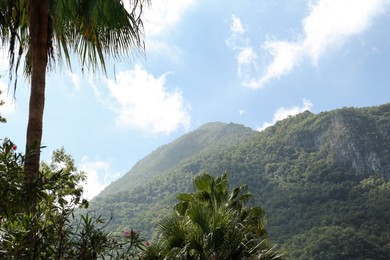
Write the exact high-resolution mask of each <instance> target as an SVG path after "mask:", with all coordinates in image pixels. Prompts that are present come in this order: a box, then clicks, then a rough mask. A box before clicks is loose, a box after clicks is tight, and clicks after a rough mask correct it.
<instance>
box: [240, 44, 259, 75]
mask: <svg viewBox="0 0 390 260" xmlns="http://www.w3.org/2000/svg"><path fill="white" fill-rule="evenodd" d="M256 59H257V55H256V53H255V52H254V51H253V49H252V47H245V48H243V49H241V50H240V52H239V53H238V55H237V63H238V69H237V74H238V76H243V74H244V73H243V71H244V70H245V71H246V69H247V66H254V67H256Z"/></svg>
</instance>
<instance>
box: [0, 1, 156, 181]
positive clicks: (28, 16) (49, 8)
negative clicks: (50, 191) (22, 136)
mask: <svg viewBox="0 0 390 260" xmlns="http://www.w3.org/2000/svg"><path fill="white" fill-rule="evenodd" d="M129 1H130V4H131V6H132V10H131V11H130V12H128V11H126V9H125V8H124V5H123V2H122V1H121V0H110V1H107V0H12V1H10V0H0V38H1V42H2V44H3V45H8V49H9V56H10V75H11V79H12V74H15V75H16V76H17V71H18V68H19V64H20V61H21V60H22V58H23V57H24V58H25V61H24V65H25V66H24V72H25V74H26V75H27V77H28V78H29V79H30V82H31V94H30V105H29V118H28V126H27V134H26V162H25V169H24V171H25V174H26V176H27V179H28V180H30V181H33V180H35V179H36V176H37V175H38V171H39V163H40V146H41V140H42V125H43V111H44V101H45V87H46V71H47V70H48V68H53V65H54V64H55V63H56V62H57V63H62V62H63V61H65V62H66V64H67V65H69V66H70V65H71V64H70V60H71V59H70V55H71V53H75V54H77V55H78V56H79V57H80V60H81V66H82V70H84V67H87V68H90V69H92V71H93V72H95V71H96V69H97V68H99V65H101V66H100V68H101V69H102V70H103V71H104V72H105V68H106V64H105V56H104V55H108V56H110V57H113V58H114V59H118V58H121V57H123V56H126V55H128V54H130V53H131V51H132V50H133V49H134V47H136V48H135V49H136V50H141V49H143V48H144V45H143V41H142V39H141V37H142V29H143V25H142V20H141V14H142V9H143V6H144V3H145V2H148V3H149V0H129ZM16 84H17V81H16V80H15V86H16ZM32 151H33V152H32Z"/></svg>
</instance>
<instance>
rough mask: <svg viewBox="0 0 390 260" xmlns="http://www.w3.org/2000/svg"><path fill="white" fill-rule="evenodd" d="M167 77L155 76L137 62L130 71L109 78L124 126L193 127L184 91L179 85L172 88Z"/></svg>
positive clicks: (167, 131)
mask: <svg viewBox="0 0 390 260" xmlns="http://www.w3.org/2000/svg"><path fill="white" fill-rule="evenodd" d="M166 77H167V74H163V75H161V76H159V77H155V76H154V75H152V74H149V73H148V72H147V71H146V70H144V69H143V68H142V67H141V66H140V65H136V66H135V67H134V69H132V70H130V71H123V72H119V73H118V74H117V77H116V81H114V80H111V79H109V80H107V86H108V89H109V91H110V94H111V96H112V98H113V100H114V110H115V112H116V113H117V114H118V118H117V122H118V124H119V125H120V126H124V127H133V128H137V129H141V130H144V131H148V132H152V133H164V134H170V133H172V132H174V131H175V130H177V129H178V128H179V127H184V128H188V127H189V124H190V115H189V114H188V109H189V108H188V106H187V105H186V104H185V101H184V98H183V94H182V92H181V91H180V90H178V89H177V90H175V91H169V90H168V89H167V88H166V86H165V85H166Z"/></svg>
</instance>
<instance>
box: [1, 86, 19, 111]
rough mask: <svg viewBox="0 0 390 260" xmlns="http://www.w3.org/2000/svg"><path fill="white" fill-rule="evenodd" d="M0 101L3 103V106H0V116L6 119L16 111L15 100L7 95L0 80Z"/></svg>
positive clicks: (5, 87)
mask: <svg viewBox="0 0 390 260" xmlns="http://www.w3.org/2000/svg"><path fill="white" fill-rule="evenodd" d="M0 91H1V94H0V100H2V101H4V104H3V105H2V106H0V115H1V116H2V117H5V118H7V117H8V116H9V115H10V113H12V112H14V111H15V110H16V105H15V100H14V99H13V97H12V95H10V94H9V93H8V87H7V85H6V84H5V83H4V82H3V81H2V79H0Z"/></svg>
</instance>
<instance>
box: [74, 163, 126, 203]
mask: <svg viewBox="0 0 390 260" xmlns="http://www.w3.org/2000/svg"><path fill="white" fill-rule="evenodd" d="M78 168H79V170H80V171H83V172H85V173H86V174H87V183H86V184H85V185H84V194H83V197H84V198H86V199H88V200H90V199H92V198H93V197H95V196H96V195H98V194H99V193H100V192H101V191H102V190H103V189H104V188H105V187H107V186H108V185H109V184H110V183H111V182H113V181H114V180H116V179H118V178H119V177H120V176H121V175H122V174H121V173H112V172H111V171H110V165H109V163H108V162H105V161H91V160H90V159H89V158H88V156H84V157H83V158H82V160H81V164H80V166H79V167H78Z"/></svg>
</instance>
